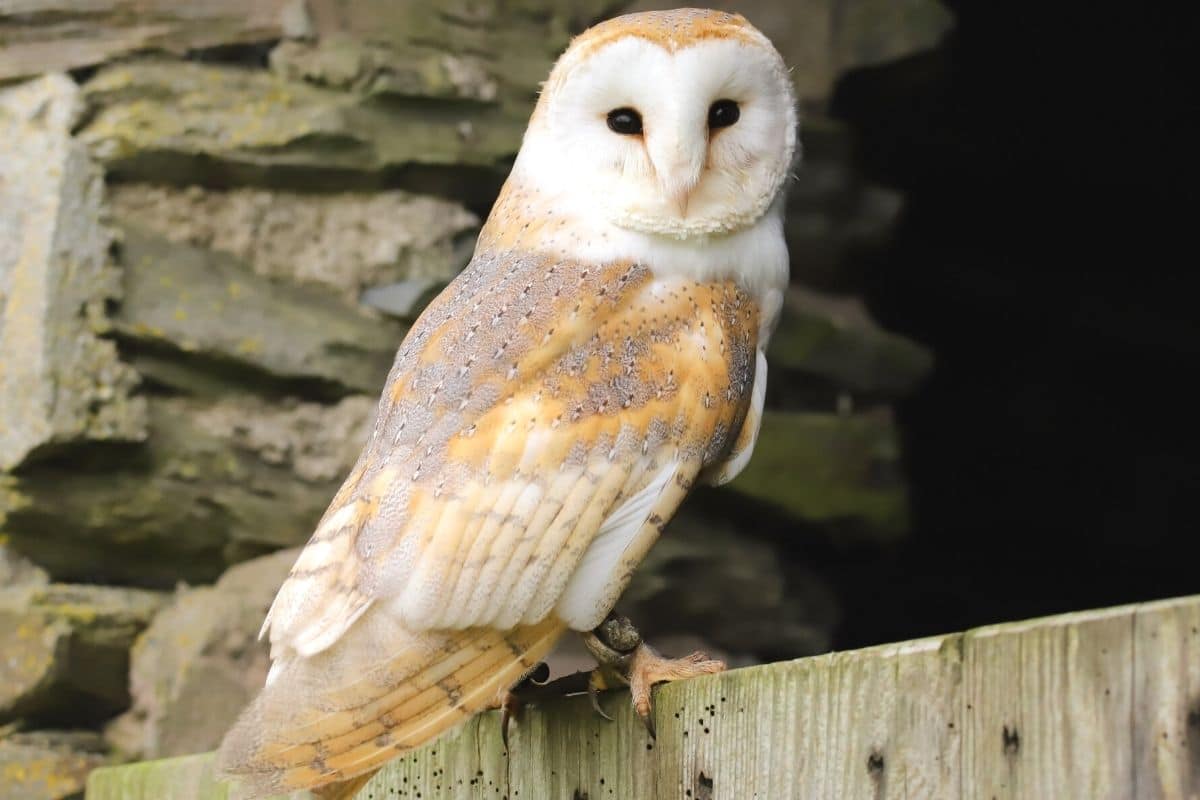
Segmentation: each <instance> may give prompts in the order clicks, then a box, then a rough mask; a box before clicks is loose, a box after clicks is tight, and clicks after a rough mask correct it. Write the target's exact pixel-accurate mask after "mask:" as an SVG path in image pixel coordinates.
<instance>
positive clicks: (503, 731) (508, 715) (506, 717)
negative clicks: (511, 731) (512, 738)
mask: <svg viewBox="0 0 1200 800" xmlns="http://www.w3.org/2000/svg"><path fill="white" fill-rule="evenodd" d="M520 709H521V701H520V698H518V697H517V695H516V694H515V693H513V692H511V691H510V692H505V693H504V699H503V700H501V701H500V741H501V742H503V743H504V752H506V753H507V752H508V723H509V721H510V720H512V718H513V717H515V716H516V715H517V712H518V711H520Z"/></svg>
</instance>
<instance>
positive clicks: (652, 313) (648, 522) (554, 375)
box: [268, 257, 758, 660]
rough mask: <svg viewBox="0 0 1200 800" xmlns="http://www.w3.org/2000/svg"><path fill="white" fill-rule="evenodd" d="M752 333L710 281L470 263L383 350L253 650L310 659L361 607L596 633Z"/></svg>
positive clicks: (752, 311)
mask: <svg viewBox="0 0 1200 800" xmlns="http://www.w3.org/2000/svg"><path fill="white" fill-rule="evenodd" d="M757 331H758V312H757V309H756V307H755V305H754V304H753V302H752V301H751V300H750V298H748V297H747V296H746V295H745V294H743V293H742V292H741V291H739V290H738V289H737V288H736V287H735V286H734V285H733V284H731V283H697V282H693V281H688V280H685V279H681V278H672V279H662V280H659V279H656V278H655V277H654V276H653V275H652V274H651V273H650V272H649V271H648V270H646V269H644V268H641V267H637V266H631V265H628V264H613V265H609V266H605V267H596V266H590V267H589V266H586V265H580V264H555V263H553V262H546V261H544V260H540V259H535V258H526V259H521V258H516V257H508V258H507V260H506V259H504V258H501V259H497V260H495V261H491V262H490V263H489V262H486V261H485V262H484V263H481V262H480V260H479V259H477V260H476V262H473V264H472V265H471V267H469V268H468V270H467V272H465V273H464V274H463V275H462V276H460V278H459V279H458V280H457V281H456V282H455V283H453V284H452V285H451V286H450V287H448V288H447V290H446V291H445V292H444V293H443V294H442V296H441V297H439V299H438V300H437V301H435V303H434V304H433V305H432V306H431V307H430V308H429V309H428V310H427V311H426V313H425V314H424V315H423V317H422V319H421V320H420V321H419V322H418V323H417V325H415V326H414V328H413V330H412V331H411V332H410V334H409V336H408V338H407V339H406V340H405V343H404V344H403V345H402V347H401V350H400V353H399V354H398V356H397V361H396V365H395V366H394V367H393V370H392V374H391V375H390V377H389V380H388V385H387V388H386V389H385V391H384V395H383V399H382V401H381V405H380V409H379V413H378V417H377V421H376V425H375V430H374V433H373V435H372V438H371V441H370V443H369V444H368V446H367V448H366V450H365V451H364V454H363V456H362V458H361V459H360V461H359V463H358V465H357V466H356V467H355V469H354V470H353V472H352V474H351V475H350V477H349V478H348V479H347V481H346V483H345V485H344V486H343V487H342V489H341V491H340V492H339V493H338V495H337V497H336V498H335V500H334V502H333V504H332V505H331V506H330V508H329V510H328V512H326V514H325V517H324V518H323V520H322V521H321V523H320V525H319V527H318V529H317V531H316V533H315V534H314V535H313V537H312V539H311V541H310V542H309V544H308V546H307V547H306V548H305V550H304V551H303V552H302V554H301V555H300V557H299V559H298V561H297V562H296V565H295V567H294V568H293V570H292V573H291V575H290V576H289V577H288V579H287V581H286V583H285V584H284V586H283V587H282V589H281V590H280V592H279V595H278V597H277V598H276V601H275V604H274V606H273V607H272V610H271V613H270V616H269V619H268V626H269V629H270V635H271V641H272V646H273V655H274V656H275V657H276V658H282V659H285V660H286V659H287V658H289V657H291V656H309V655H313V654H315V653H319V652H321V651H322V650H324V649H326V648H328V647H329V646H330V645H331V644H333V643H334V642H336V641H337V640H338V639H339V637H341V636H342V635H343V634H344V633H345V631H346V630H347V629H348V628H349V627H350V626H351V625H352V624H353V623H354V622H355V620H356V619H358V618H359V617H360V616H361V615H362V614H363V613H365V612H366V611H367V610H368V609H374V610H373V611H372V613H384V614H387V615H389V616H390V617H392V618H394V619H395V620H396V621H397V622H398V623H399V624H401V625H402V626H403V627H404V628H405V629H407V630H411V631H422V630H435V629H462V628H468V627H475V626H488V627H492V628H496V629H500V630H507V629H510V628H512V627H514V626H517V625H522V624H524V625H531V624H534V623H538V622H540V621H542V620H544V619H546V618H547V617H548V615H550V614H551V613H552V612H555V613H556V614H557V616H558V617H559V618H560V619H561V620H562V621H563V622H565V623H566V624H567V625H569V626H571V627H574V628H577V629H581V630H585V629H589V628H591V627H593V626H594V625H596V624H598V623H599V622H600V621H601V620H602V619H603V617H604V615H605V614H606V613H607V612H608V610H609V609H610V608H611V606H612V604H613V603H614V602H615V600H616V596H617V595H618V594H619V592H620V590H621V589H622V588H623V587H624V585H625V582H626V581H627V580H628V577H629V574H630V573H631V572H632V568H633V566H636V560H640V555H641V554H642V553H644V552H645V550H646V549H647V548H648V546H649V543H652V542H653V539H654V538H656V537H657V533H658V531H659V530H660V529H661V527H662V526H663V525H664V524H665V522H666V520H667V519H669V518H670V516H671V515H672V514H673V512H674V510H675V507H676V505H677V504H678V502H679V501H680V500H681V499H682V497H683V495H684V494H685V493H686V491H687V489H688V488H689V487H690V486H691V484H692V482H693V481H694V480H695V478H696V476H697V475H698V474H699V472H700V471H701V470H702V469H703V468H704V467H706V466H710V465H714V464H717V463H719V462H720V461H721V460H722V458H723V457H724V456H725V455H726V454H727V451H728V450H729V448H730V445H731V444H732V440H733V439H734V438H735V437H737V435H738V433H739V429H740V426H741V423H742V419H743V417H744V416H745V413H746V409H747V405H748V404H749V401H750V397H751V387H752V385H753V383H754V377H755V376H754V373H755V360H756V336H757ZM647 532H649V536H647ZM647 539H648V541H647ZM635 540H636V542H637V544H636V546H635V544H634V543H635Z"/></svg>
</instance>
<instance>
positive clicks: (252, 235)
mask: <svg viewBox="0 0 1200 800" xmlns="http://www.w3.org/2000/svg"><path fill="white" fill-rule="evenodd" d="M109 196H110V202H111V204H112V208H113V213H114V215H115V216H117V217H118V218H119V219H126V220H136V223H137V225H138V226H140V227H141V228H142V229H143V230H145V231H147V232H149V233H152V234H154V235H156V236H159V237H162V238H164V239H167V240H169V241H171V242H174V243H177V244H187V245H192V246H194V247H199V248H207V249H211V250H218V251H221V252H224V253H229V254H230V255H233V256H236V257H237V258H238V259H240V260H241V261H242V262H244V263H246V264H249V265H250V266H251V268H252V269H253V270H254V272H255V273H257V274H258V275H262V276H264V277H269V278H274V279H287V280H292V281H295V282H297V283H306V284H315V285H318V286H324V287H327V288H330V289H333V290H334V291H336V292H338V293H339V294H341V295H342V296H343V297H344V298H345V299H347V300H350V301H352V302H353V301H357V300H358V298H359V295H360V293H361V292H362V291H363V290H364V289H365V288H367V287H369V286H374V285H377V284H383V283H390V282H394V281H400V280H402V279H407V278H425V279H431V280H436V281H440V282H442V283H446V282H448V281H449V280H450V279H451V278H453V277H454V276H455V275H457V274H458V272H459V271H460V270H461V269H462V267H463V266H465V265H466V262H467V260H468V259H469V258H470V254H471V250H472V249H473V247H474V244H475V231H476V229H477V227H478V225H479V220H478V218H477V217H476V216H475V215H474V214H472V213H471V212H469V211H467V210H466V209H465V208H463V207H462V206H460V205H458V204H456V203H451V202H448V201H445V200H440V199H437V198H433V197H427V196H419V195H412V194H408V193H405V192H399V191H389V192H376V193H371V194H366V193H359V194H346V193H338V194H312V193H307V194H305V193H298V192H284V191H280V192H271V191H265V190H261V189H233V190H230V191H224V192H222V191H210V190H206V189H203V188H201V187H198V186H192V187H188V188H186V189H179V188H174V187H167V186H154V185H146V184H117V185H115V186H113V187H112V188H111V190H110V192H109Z"/></svg>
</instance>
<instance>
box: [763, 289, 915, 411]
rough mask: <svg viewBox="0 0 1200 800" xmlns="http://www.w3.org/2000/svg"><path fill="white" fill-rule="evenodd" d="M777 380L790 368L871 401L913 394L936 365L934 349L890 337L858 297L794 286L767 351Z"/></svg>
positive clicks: (784, 381) (783, 376)
mask: <svg viewBox="0 0 1200 800" xmlns="http://www.w3.org/2000/svg"><path fill="white" fill-rule="evenodd" d="M768 363H769V364H770V369H771V376H772V378H774V377H776V376H777V375H778V376H779V377H780V378H781V380H780V383H781V384H783V385H787V384H788V383H789V381H788V380H787V378H786V373H785V374H784V375H780V374H779V373H780V372H782V371H786V370H796V371H797V372H800V373H803V374H804V375H807V376H812V377H816V378H820V379H822V380H823V381H826V382H827V383H828V384H829V385H830V386H835V387H838V388H839V389H841V390H845V391H847V392H852V393H855V394H863V395H867V396H870V397H876V398H878V397H886V398H896V397H903V396H904V395H905V394H907V393H908V392H911V391H912V390H913V389H914V388H915V387H916V385H917V383H918V382H919V381H920V380H921V379H922V378H924V377H925V376H926V375H927V374H928V373H929V370H930V369H931V368H932V367H933V357H932V356H931V355H930V353H929V351H928V350H926V349H924V348H923V347H921V346H920V345H918V344H916V343H914V342H913V341H911V340H909V339H906V338H904V337H902V336H897V335H896V334H894V333H889V332H888V331H886V330H884V329H883V328H881V327H880V326H879V324H878V323H876V322H875V321H874V320H873V319H871V317H870V315H869V314H868V313H867V310H866V308H865V307H864V306H863V304H862V301H861V300H859V299H858V298H857V297H853V296H843V297H837V296H833V295H827V294H822V293H820V292H815V291H812V290H810V289H805V288H803V287H800V286H793V287H791V288H790V289H789V290H788V293H787V295H786V296H785V298H784V306H783V316H782V318H781V320H780V323H779V328H778V329H777V330H776V331H775V335H774V336H773V337H772V339H771V344H770V349H769V352H768Z"/></svg>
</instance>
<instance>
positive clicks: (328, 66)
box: [271, 33, 500, 103]
mask: <svg viewBox="0 0 1200 800" xmlns="http://www.w3.org/2000/svg"><path fill="white" fill-rule="evenodd" d="M271 69H272V70H273V71H275V72H277V73H278V74H280V75H282V76H283V77H285V78H288V79H291V80H300V81H307V82H309V83H313V84H316V85H318V86H328V87H330V88H334V89H348V90H351V91H356V92H362V93H365V94H374V95H382V94H392V95H396V96H399V97H427V98H437V99H444V100H465V101H475V102H481V103H491V102H494V101H495V100H497V98H498V95H499V91H500V88H499V82H498V80H497V76H496V75H495V73H494V72H493V71H492V69H491V68H490V67H489V66H488V63H487V62H486V61H485V60H484V59H482V58H479V57H477V56H471V55H460V54H454V53H448V52H443V51H436V50H428V51H424V52H417V53H412V52H409V53H399V52H397V51H396V50H394V49H392V48H390V47H386V46H382V45H378V44H373V43H369V42H362V41H359V40H357V39H353V38H351V37H348V36H346V35H344V34H336V33H335V34H332V35H330V36H327V37H324V38H322V39H320V40H319V41H316V42H301V41H292V42H281V43H280V44H279V46H278V47H276V48H275V49H274V50H272V51H271Z"/></svg>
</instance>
